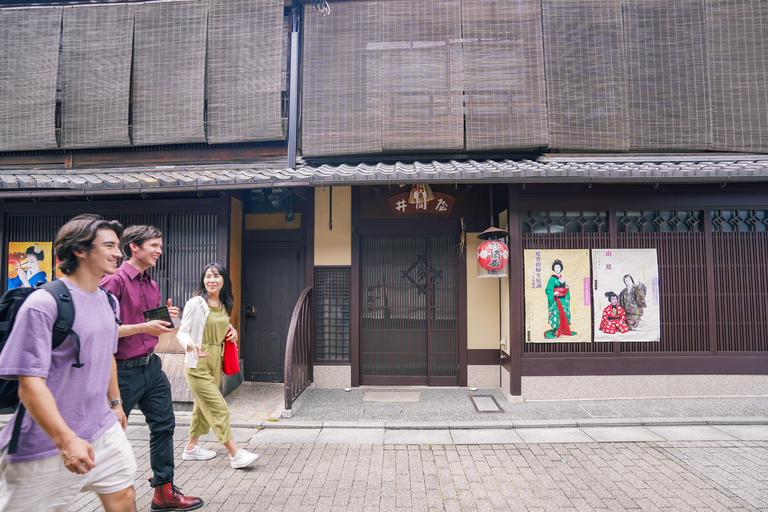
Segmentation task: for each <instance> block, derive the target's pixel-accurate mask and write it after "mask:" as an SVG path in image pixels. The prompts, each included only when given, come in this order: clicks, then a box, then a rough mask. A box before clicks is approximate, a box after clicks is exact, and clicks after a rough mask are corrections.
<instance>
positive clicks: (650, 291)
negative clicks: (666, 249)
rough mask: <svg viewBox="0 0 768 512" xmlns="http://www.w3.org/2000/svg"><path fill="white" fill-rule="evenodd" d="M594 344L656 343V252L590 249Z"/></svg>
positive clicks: (657, 337) (657, 269)
mask: <svg viewBox="0 0 768 512" xmlns="http://www.w3.org/2000/svg"><path fill="white" fill-rule="evenodd" d="M592 272H593V276H594V282H593V292H594V295H593V296H594V303H595V309H594V315H595V341H659V339H660V337H661V322H660V314H659V311H660V308H659V264H658V258H657V256H656V249H592Z"/></svg>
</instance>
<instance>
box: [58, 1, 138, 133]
mask: <svg viewBox="0 0 768 512" xmlns="http://www.w3.org/2000/svg"><path fill="white" fill-rule="evenodd" d="M132 46H133V7H132V6H130V5H110V6H106V5H95V6H79V7H73V8H69V9H65V10H64V23H63V34H62V38H61V53H62V57H61V147H63V148H88V147H110V146H130V145H131V144H130V139H129V136H128V106H129V102H130V88H131V57H132V55H131V53H132Z"/></svg>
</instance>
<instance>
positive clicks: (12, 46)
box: [0, 8, 62, 151]
mask: <svg viewBox="0 0 768 512" xmlns="http://www.w3.org/2000/svg"><path fill="white" fill-rule="evenodd" d="M61 11H62V9H60V8H53V9H52V8H47V9H9V10H0V151H13V150H30V149H51V148H56V147H57V142H56V124H55V123H56V80H57V77H58V68H59V39H60V37H61Z"/></svg>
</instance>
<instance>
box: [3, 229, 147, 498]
mask: <svg viewBox="0 0 768 512" xmlns="http://www.w3.org/2000/svg"><path fill="white" fill-rule="evenodd" d="M122 230H123V228H122V226H121V225H120V224H119V223H118V222H117V221H106V220H104V219H102V218H101V217H99V216H98V215H90V214H84V215H79V216H77V217H75V218H73V219H72V220H70V221H69V222H67V223H66V224H65V225H64V226H63V227H62V228H61V230H60V231H59V233H58V235H57V236H56V241H55V242H54V246H53V247H54V253H55V254H56V257H57V258H58V259H59V269H60V270H61V271H62V272H63V273H64V274H65V276H64V277H63V278H62V281H63V282H64V283H65V284H66V286H67V289H68V290H69V293H70V296H71V298H72V303H73V305H74V308H75V321H74V324H73V326H72V330H73V331H74V332H76V333H77V334H78V337H79V338H80V362H81V363H82V365H83V366H82V367H79V368H76V367H73V363H74V362H75V356H76V352H77V348H76V345H75V342H74V341H73V339H72V338H71V337H70V338H67V339H66V340H65V341H64V342H63V343H62V344H61V345H59V346H58V347H56V349H52V341H51V338H52V332H53V323H54V321H55V320H56V316H57V305H56V300H55V299H54V298H53V297H52V296H51V295H50V294H49V293H48V292H47V291H45V290H38V291H35V292H33V293H32V294H31V295H30V296H29V297H28V298H27V300H25V301H24V304H23V305H22V306H21V308H20V309H19V313H18V315H17V317H16V321H15V322H14V326H13V330H12V331H11V334H10V336H9V337H8V340H7V341H6V345H5V347H4V349H3V351H2V353H1V354H0V377H3V378H6V379H12V378H17V379H18V380H19V398H20V399H21V402H22V403H23V404H24V407H25V408H26V411H27V414H25V415H24V420H23V422H22V427H21V434H20V437H19V444H18V449H17V452H16V453H15V454H9V453H8V443H9V442H10V438H11V430H12V429H10V428H4V429H3V430H2V431H0V447H2V452H0V510H46V511H51V510H55V511H57V510H62V511H63V510H66V509H67V508H68V507H69V506H70V505H71V504H72V503H73V502H74V501H75V498H76V497H77V493H79V492H81V491H94V492H95V493H96V494H98V496H99V498H100V499H101V502H102V504H103V506H104V509H105V510H107V511H108V512H130V511H135V510H136V506H135V503H134V500H135V492H134V489H133V481H134V478H135V473H136V459H135V457H134V455H133V450H132V449H131V445H130V443H129V442H128V438H127V437H126V436H125V432H124V430H125V428H126V426H127V421H126V416H125V413H124V412H123V410H122V408H121V407H120V403H121V400H120V389H119V386H118V383H117V367H116V365H115V358H114V356H113V354H114V353H115V351H116V350H117V322H116V319H115V315H116V314H118V311H114V310H113V309H112V306H111V305H110V302H109V300H108V298H107V294H106V293H104V292H103V291H102V290H99V287H98V285H99V281H100V280H101V278H102V276H103V275H104V274H113V273H114V272H115V270H116V268H117V261H118V259H119V258H120V247H119V244H120V240H119V236H120V234H121V233H122ZM17 414H18V413H17ZM14 421H15V415H14V418H13V419H11V422H10V424H13V422H14Z"/></svg>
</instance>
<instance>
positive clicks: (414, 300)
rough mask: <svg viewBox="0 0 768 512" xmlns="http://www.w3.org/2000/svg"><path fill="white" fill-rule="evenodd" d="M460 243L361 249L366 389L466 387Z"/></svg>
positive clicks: (401, 239)
mask: <svg viewBox="0 0 768 512" xmlns="http://www.w3.org/2000/svg"><path fill="white" fill-rule="evenodd" d="M455 246H456V237H455V236H453V235H428V236H412V237H409V236H388V237H380V236H376V237H374V236H371V237H368V236H365V237H361V242H360V300H361V304H360V311H361V313H362V314H361V318H360V366H361V367H360V383H361V384H372V385H392V384H401V385H425V384H426V385H432V386H435V385H438V386H439V385H442V386H457V385H458V384H459V362H458V345H459V340H458V307H457V304H458V302H457V298H458V286H457V285H458V257H457V254H456V250H455Z"/></svg>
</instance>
